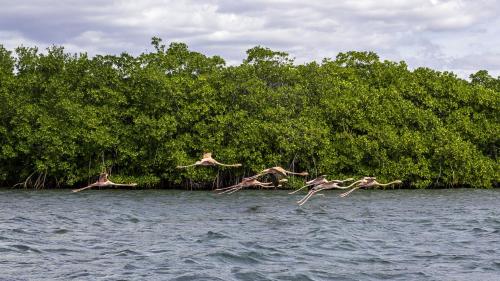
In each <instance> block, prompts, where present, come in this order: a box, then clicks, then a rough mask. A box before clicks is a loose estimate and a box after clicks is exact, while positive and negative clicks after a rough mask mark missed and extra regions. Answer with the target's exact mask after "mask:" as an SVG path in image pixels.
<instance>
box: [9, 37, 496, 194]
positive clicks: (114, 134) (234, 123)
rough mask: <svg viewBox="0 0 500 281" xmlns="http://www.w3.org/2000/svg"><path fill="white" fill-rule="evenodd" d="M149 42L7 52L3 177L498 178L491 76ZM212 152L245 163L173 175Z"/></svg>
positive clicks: (369, 58)
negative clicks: (236, 58)
mask: <svg viewBox="0 0 500 281" xmlns="http://www.w3.org/2000/svg"><path fill="white" fill-rule="evenodd" d="M151 43H152V46H153V47H154V51H153V52H152V53H144V54H141V55H139V56H131V55H129V54H126V53H123V54H121V55H119V56H114V55H104V56H103V55H97V56H95V57H92V58H90V57H88V56H87V55H86V54H79V55H76V54H73V55H71V54H67V53H65V52H64V49H63V48H62V47H57V46H53V47H50V48H49V49H47V51H45V52H39V51H38V49H37V48H28V47H19V48H17V49H16V50H15V56H14V55H13V53H12V52H11V51H8V50H6V49H5V48H4V47H3V46H1V45H0V160H2V161H1V162H0V183H2V184H13V183H16V182H19V181H22V180H24V179H25V178H26V177H28V176H29V175H32V174H33V173H35V174H34V176H33V177H38V176H39V175H44V176H43V178H45V177H46V178H47V179H46V185H47V186H55V185H61V184H62V185H75V184H80V183H86V182H87V181H88V178H89V177H90V176H93V175H95V174H97V173H99V172H100V171H101V170H102V169H103V168H108V169H111V170H112V177H113V178H114V179H115V180H116V181H123V182H138V183H139V184H140V185H142V186H147V187H156V186H165V185H172V184H174V185H178V186H185V187H211V186H213V184H214V183H215V182H217V183H219V184H233V183H234V182H235V181H238V180H239V179H240V178H241V177H244V176H249V175H252V174H254V173H256V172H258V171H260V170H262V169H264V168H268V167H270V166H277V165H280V166H283V167H285V168H287V169H293V170H295V171H304V170H307V171H309V172H310V173H311V174H312V175H318V174H328V175H329V176H331V177H335V178H341V177H348V176H349V177H350V176H377V178H380V179H381V180H382V181H383V180H386V179H387V180H391V179H394V178H399V179H402V180H404V181H405V182H406V183H408V184H409V185H410V186H411V187H418V188H423V187H427V186H429V185H435V186H475V187H491V186H492V185H497V184H498V182H499V181H500V176H499V171H500V169H499V160H498V147H499V145H500V140H499V138H498V136H499V135H500V131H499V130H500V124H499V123H500V116H499V114H498V112H500V108H499V107H500V92H499V89H500V86H499V85H500V82H499V79H498V78H493V77H491V76H490V75H489V74H488V73H487V72H486V71H479V72H477V73H475V74H472V75H471V82H467V81H465V80H462V79H459V78H457V77H456V76H455V75H454V74H452V73H447V72H438V71H434V70H431V69H428V68H418V69H416V70H413V71H410V70H408V68H407V65H406V63H404V62H390V61H380V59H379V57H378V56H377V54H375V53H372V52H347V53H340V54H339V55H338V56H337V57H336V59H335V60H331V59H325V60H323V62H322V63H317V62H311V63H306V64H303V65H300V64H295V63H294V61H293V59H292V58H290V57H289V55H288V54H287V53H284V52H279V51H274V50H271V49H269V48H265V47H261V46H257V47H254V48H252V49H250V50H248V51H247V58H246V59H245V60H244V61H243V63H242V64H240V65H236V66H226V65H225V62H224V60H223V59H222V58H220V57H218V56H213V57H208V56H205V55H203V54H201V53H198V52H194V51H191V50H189V48H188V46H187V45H186V44H184V43H171V44H169V45H168V47H167V46H166V45H164V44H162V40H161V39H160V38H157V37H154V38H152V42H151ZM206 151H211V152H213V153H214V157H215V158H216V159H218V160H220V161H221V162H231V163H242V164H243V168H241V169H225V168H220V169H217V168H206V167H205V168H190V169H187V170H178V169H175V166H177V165H180V164H189V163H192V162H194V161H196V160H197V159H199V157H200V156H201V154H202V153H203V152H206ZM291 185H300V183H299V182H294V181H293V180H292V181H291Z"/></svg>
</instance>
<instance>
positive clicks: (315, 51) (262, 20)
mask: <svg viewBox="0 0 500 281" xmlns="http://www.w3.org/2000/svg"><path fill="white" fill-rule="evenodd" d="M0 7H1V8H0V44H2V45H4V47H6V48H7V49H10V50H13V49H14V48H16V47H18V46H20V45H24V46H38V47H39V48H40V49H45V48H46V47H48V46H50V45H58V46H64V47H65V49H66V51H68V52H72V53H79V52H87V53H89V54H90V55H95V54H120V53H122V52H127V53H129V54H133V55H138V54H140V53H142V52H149V51H152V50H153V48H152V46H151V44H150V42H151V37H153V36H158V37H160V38H162V39H163V41H164V43H165V44H167V45H168V44H169V43H170V42H174V41H175V42H183V43H186V44H187V45H188V46H189V48H190V49H191V50H194V51H198V52H201V53H203V54H205V55H209V56H211V55H219V56H221V57H223V58H224V59H225V60H226V62H227V63H228V64H239V63H241V61H242V60H243V59H244V58H245V57H246V53H245V51H246V50H248V49H250V48H252V47H254V46H257V45H261V46H265V47H269V48H271V49H273V50H276V51H285V52H288V53H289V54H290V56H291V57H294V58H295V61H296V62H297V63H304V62H310V61H321V60H322V59H323V58H335V56H336V55H337V54H338V53H339V52H347V51H374V52H376V53H377V54H378V55H379V56H380V57H381V58H382V59H387V60H392V61H401V60H404V61H406V62H407V63H408V65H409V66H410V67H411V68H416V67H421V66H424V67H430V68H433V69H436V70H441V71H445V70H446V71H453V72H454V73H456V74H457V75H458V76H460V77H464V78H466V77H468V75H469V74H471V73H475V72H476V71H478V70H481V69H485V70H488V71H489V73H490V74H491V75H492V76H494V77H497V76H499V75H500V48H499V46H500V16H498V15H500V1H499V0H475V1H472V0H471V1H467V0H400V1H388V0H356V1H355V0H351V1H348V0H335V1H329V0H309V1H292V0H253V1H250V0H239V1H238V0H234V1H233V0H207V1H201V0H198V1H195V0H175V1H170V0H142V1H128V0H127V1H125V0H108V1H104V0H86V1H80V0H66V1H60V0H17V1H11V0H0Z"/></svg>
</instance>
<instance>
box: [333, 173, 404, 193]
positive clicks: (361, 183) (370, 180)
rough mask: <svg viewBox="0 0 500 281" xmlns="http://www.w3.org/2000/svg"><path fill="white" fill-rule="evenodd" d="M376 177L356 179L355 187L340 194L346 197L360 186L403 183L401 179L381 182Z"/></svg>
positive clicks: (368, 186) (374, 186)
mask: <svg viewBox="0 0 500 281" xmlns="http://www.w3.org/2000/svg"><path fill="white" fill-rule="evenodd" d="M375 179H376V178H375V177H363V178H362V179H360V180H358V181H355V182H354V183H353V184H357V185H356V186H355V187H353V188H352V189H351V190H349V191H347V192H344V193H342V194H340V195H339V196H340V197H346V196H347V195H349V194H351V193H352V192H353V191H355V190H357V189H360V188H370V187H373V188H376V187H379V186H388V185H393V184H401V183H403V182H402V181H400V180H395V181H391V182H388V183H379V182H377V181H376V180H375Z"/></svg>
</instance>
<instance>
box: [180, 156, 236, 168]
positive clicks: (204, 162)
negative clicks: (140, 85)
mask: <svg viewBox="0 0 500 281" xmlns="http://www.w3.org/2000/svg"><path fill="white" fill-rule="evenodd" d="M217 165H218V166H223V167H241V164H231V165H229V164H223V163H220V162H218V161H217V160H215V159H213V158H212V153H210V152H207V153H204V154H203V158H202V159H201V160H199V161H196V162H195V163H194V164H191V165H187V166H177V169H184V168H188V167H193V166H217Z"/></svg>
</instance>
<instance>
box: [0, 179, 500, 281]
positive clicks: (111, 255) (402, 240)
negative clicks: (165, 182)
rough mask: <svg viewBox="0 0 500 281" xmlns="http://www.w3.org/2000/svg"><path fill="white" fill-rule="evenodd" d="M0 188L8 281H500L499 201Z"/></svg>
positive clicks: (2, 263)
mask: <svg viewBox="0 0 500 281" xmlns="http://www.w3.org/2000/svg"><path fill="white" fill-rule="evenodd" d="M337 194H338V193H336V192H330V193H325V195H326V196H324V197H317V198H313V199H312V200H310V201H309V202H308V203H307V204H306V205H304V206H302V207H299V206H297V205H296V204H295V203H294V202H295V201H296V200H297V199H299V198H300V197H301V195H300V194H298V195H296V196H293V195H288V194H286V192H282V191H276V192H266V191H242V192H238V193H235V194H232V195H226V196H224V195H215V194H213V193H210V192H188V191H185V192H183V191H158V190H142V191H126V190H101V191H88V192H81V193H77V194H73V193H70V192H69V191H67V190H63V191H61V190H58V191H20V190H7V189H4V190H0V226H1V227H0V280H39V279H43V280H70V279H77V280H98V279H101V280H123V279H125V280H145V279H146V280H148V279H158V280H500V211H499V208H498V206H499V203H500V191H498V190H472V189H468V190H466V189H462V190H386V191H359V192H356V193H354V194H352V195H351V196H350V197H348V198H339V197H336V195H337Z"/></svg>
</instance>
